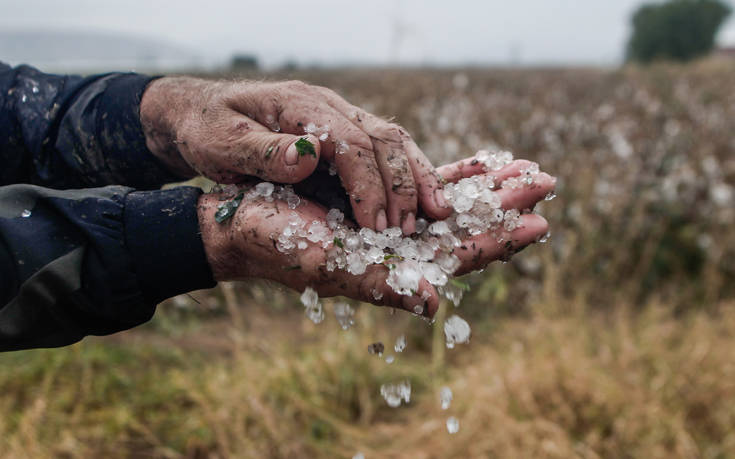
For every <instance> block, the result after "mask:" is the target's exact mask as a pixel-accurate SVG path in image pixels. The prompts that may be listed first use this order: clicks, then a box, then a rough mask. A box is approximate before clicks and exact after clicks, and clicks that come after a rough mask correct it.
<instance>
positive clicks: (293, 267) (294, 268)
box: [283, 265, 301, 271]
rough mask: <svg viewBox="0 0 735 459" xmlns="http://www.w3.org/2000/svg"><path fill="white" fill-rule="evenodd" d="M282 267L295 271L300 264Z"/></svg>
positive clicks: (299, 267)
mask: <svg viewBox="0 0 735 459" xmlns="http://www.w3.org/2000/svg"><path fill="white" fill-rule="evenodd" d="M283 269H284V270H286V271H296V270H297V269H301V265H293V266H286V267H285V268H283Z"/></svg>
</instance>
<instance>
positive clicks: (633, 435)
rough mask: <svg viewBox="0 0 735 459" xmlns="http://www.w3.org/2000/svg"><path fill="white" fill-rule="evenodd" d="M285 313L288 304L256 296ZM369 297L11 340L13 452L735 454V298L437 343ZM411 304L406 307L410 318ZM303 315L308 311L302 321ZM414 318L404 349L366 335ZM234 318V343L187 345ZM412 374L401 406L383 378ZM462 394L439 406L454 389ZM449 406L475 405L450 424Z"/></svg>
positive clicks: (510, 322) (0, 444) (534, 318)
mask: <svg viewBox="0 0 735 459" xmlns="http://www.w3.org/2000/svg"><path fill="white" fill-rule="evenodd" d="M254 315H255V316H259V319H258V324H259V325H260V326H269V327H277V326H278V323H279V322H280V321H281V319H283V316H282V315H281V314H276V315H273V314H267V313H264V312H263V313H260V314H254ZM385 318H386V317H385V315H384V312H383V311H376V310H373V311H370V310H367V309H363V310H362V311H361V314H360V316H359V319H360V324H361V326H360V327H359V328H358V329H357V330H354V331H351V332H349V333H343V332H341V331H340V330H338V329H337V326H336V323H335V322H334V320H329V322H328V323H326V324H323V325H322V326H321V327H314V326H312V325H310V324H302V325H303V329H300V328H299V326H296V328H295V329H294V330H293V332H292V333H291V334H290V338H289V337H272V338H267V337H264V336H268V334H264V335H261V333H258V332H252V333H243V332H242V331H236V330H235V329H234V328H231V326H230V325H223V324H220V325H219V326H218V327H216V328H213V329H203V330H197V329H194V330H192V331H189V332H185V333H184V334H181V335H178V336H173V337H172V336H168V337H165V334H163V333H161V332H156V333H158V334H159V335H160V336H159V338H160V339H159V340H158V341H155V344H152V342H151V340H149V339H148V338H146V336H145V335H146V334H147V333H153V332H145V333H141V339H139V340H136V341H134V342H127V343H126V342H125V341H124V340H115V341H112V340H90V341H89V342H85V343H83V344H81V345H78V346H75V347H73V348H69V349H62V350H57V351H32V352H25V353H19V354H14V355H6V356H2V364H3V366H4V367H5V368H7V370H8V371H5V372H4V374H3V377H2V378H1V379H0V388H2V391H3V394H5V395H4V396H3V397H2V399H1V400H2V409H3V412H4V413H6V415H5V416H4V417H3V419H2V422H0V451H4V454H3V457H13V458H14V457H19V458H20V457H38V458H42V457H59V456H61V457H102V456H107V457H110V456H129V457H145V456H154V457H181V456H186V457H198V456H208V457H283V458H286V457H351V456H352V454H354V453H355V452H357V451H358V450H359V451H362V452H364V453H365V454H366V456H367V457H410V458H422V457H425V458H435V457H436V458H440V457H442V458H443V457H457V458H459V457H574V456H579V457H707V458H718V457H729V456H732V455H733V454H735V433H733V430H732V426H733V425H735V405H734V404H732V403H729V402H730V401H732V400H733V398H734V397H735V359H733V358H732V352H731V350H732V346H733V343H735V304H727V305H726V304H723V305H722V306H721V307H720V308H718V310H717V312H715V313H711V312H702V311H699V312H696V311H693V312H688V313H685V314H684V315H680V316H677V317H674V316H673V315H672V313H671V311H670V310H668V309H667V308H665V307H662V306H655V305H651V306H649V307H647V308H646V309H645V310H644V311H643V312H637V313H631V312H630V311H629V310H628V309H627V308H625V307H620V308H619V309H617V310H616V311H615V312H614V313H585V314H565V315H559V314H544V313H540V312H539V313H533V314H532V315H531V316H530V317H527V318H507V319H504V320H502V322H501V323H499V324H497V325H496V326H495V327H492V328H489V329H487V330H486V332H485V333H483V334H481V335H479V336H477V335H478V332H477V330H476V337H475V339H474V340H473V342H472V343H471V344H470V345H469V346H468V347H467V348H460V349H456V350H454V351H451V352H449V351H447V353H446V354H445V353H444V350H443V349H442V346H443V343H442V342H441V340H438V342H437V343H436V344H437V346H435V347H433V346H432V344H431V342H430V341H428V339H427V333H428V332H427V329H426V326H425V325H424V324H419V323H415V322H411V323H408V322H406V320H407V318H405V317H400V318H399V320H398V321H397V322H398V323H395V324H394V325H393V327H391V330H386V329H385V328H384V327H383V325H384V322H385ZM394 322H395V321H394ZM290 325H291V326H293V325H294V324H293V323H291V324H290ZM406 328H407V329H408V330H409V333H410V334H409V346H408V348H407V350H406V353H405V354H401V355H399V356H398V360H397V362H396V363H394V364H393V365H386V364H385V363H384V362H383V361H381V360H379V359H377V358H376V357H374V356H370V355H368V354H367V352H365V348H366V344H367V343H369V342H371V340H373V339H375V338H376V337H382V338H383V339H384V341H385V342H386V343H390V342H391V341H390V340H389V339H387V338H389V337H390V338H392V337H395V336H396V333H397V330H400V329H406ZM215 331H218V332H219V333H221V334H223V335H225V336H227V335H228V334H229V338H226V341H227V342H228V343H229V347H217V346H213V348H212V349H206V348H204V347H202V348H201V349H200V350H199V351H197V352H190V351H187V352H184V351H181V348H179V347H177V342H178V341H180V340H187V341H193V342H196V341H197V340H198V339H199V338H201V337H202V336H207V335H208V334H209V333H212V332H215ZM404 377H407V378H409V379H410V380H411V381H412V384H413V391H414V394H413V398H412V403H411V404H410V406H408V407H403V408H401V409H397V410H392V409H390V408H388V407H386V406H385V404H384V403H383V402H382V400H380V397H379V395H378V387H379V385H380V384H381V383H382V382H385V381H393V380H396V379H398V378H404ZM443 384H448V385H449V386H450V387H452V389H453V390H454V394H455V400H454V402H453V404H452V406H451V408H450V410H449V411H448V412H443V411H441V410H440V409H439V403H438V389H439V387H440V386H441V385H443ZM449 414H452V415H455V416H457V417H458V418H459V419H460V422H461V429H460V432H459V433H458V434H457V435H455V436H450V435H449V434H448V433H447V432H446V428H445V426H444V421H445V419H446V418H447V416H448V415H449Z"/></svg>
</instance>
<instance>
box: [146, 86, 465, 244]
mask: <svg viewBox="0 0 735 459" xmlns="http://www.w3.org/2000/svg"><path fill="white" fill-rule="evenodd" d="M140 111H141V113H140V115H141V122H142V125H143V129H144V132H145V135H146V142H147V145H148V148H149V149H150V150H151V151H152V152H153V153H154V155H156V156H157V157H158V158H160V159H161V160H162V161H164V162H165V163H166V164H167V165H168V166H169V168H170V169H171V170H172V171H174V172H176V173H178V174H179V175H180V176H182V177H192V176H194V175H196V174H197V173H200V174H202V175H205V176H207V177H209V178H210V179H212V180H215V181H217V182H220V183H239V182H241V181H242V180H244V179H245V178H246V177H247V176H257V177H259V178H261V179H263V180H269V181H273V182H278V183H296V182H300V181H302V180H303V179H305V178H306V177H308V176H309V175H311V173H312V172H313V171H314V169H315V168H316V166H317V164H318V162H319V160H320V159H321V160H324V161H328V162H330V163H333V164H334V167H335V168H336V171H337V174H338V175H339V177H340V179H341V181H342V185H343V187H344V188H345V190H346V192H347V193H348V195H349V198H350V202H351V205H352V209H353V211H354V216H355V220H356V221H357V223H358V224H359V225H360V226H365V227H369V228H372V229H377V230H379V231H380V230H383V229H385V228H386V227H389V226H391V227H393V226H398V227H400V228H402V230H403V232H404V234H410V233H413V232H414V230H415V221H416V214H417V210H418V208H419V207H420V208H421V209H422V211H423V212H424V213H426V214H427V215H428V216H430V217H431V218H446V217H447V216H448V215H449V213H450V211H451V209H448V208H447V207H446V205H445V202H444V198H443V195H442V184H441V180H440V178H439V176H438V175H437V174H436V172H435V170H434V168H433V166H432V165H431V163H430V161H429V160H428V159H427V158H426V156H425V155H424V154H423V152H422V151H421V150H420V149H419V148H418V146H417V145H416V143H414V141H413V140H412V139H411V136H410V135H409V134H408V133H407V132H406V131H405V129H403V128H402V127H400V126H398V125H396V124H394V123H389V122H387V121H385V120H383V119H381V118H379V117H377V116H374V115H372V114H370V113H367V112H365V111H363V110H362V109H360V108H358V107H355V106H353V105H351V104H349V103H348V102H347V101H345V100H344V99H343V98H342V97H340V96H339V95H337V94H336V93H335V92H333V91H331V90H329V89H327V88H323V87H318V86H312V85H308V84H306V83H303V82H300V81H287V82H256V81H241V82H222V81H207V80H201V79H195V78H187V77H169V78H161V79H158V80H154V81H153V82H152V83H151V84H150V85H149V86H148V88H147V89H146V91H145V93H144V94H143V98H142V101H141V108H140ZM306 142H308V144H307V143H306Z"/></svg>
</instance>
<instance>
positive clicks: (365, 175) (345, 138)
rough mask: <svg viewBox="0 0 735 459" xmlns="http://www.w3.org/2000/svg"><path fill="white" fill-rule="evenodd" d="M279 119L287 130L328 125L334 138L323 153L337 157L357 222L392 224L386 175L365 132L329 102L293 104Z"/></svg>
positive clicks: (325, 144)
mask: <svg viewBox="0 0 735 459" xmlns="http://www.w3.org/2000/svg"><path fill="white" fill-rule="evenodd" d="M279 123H280V126H281V128H282V129H283V131H284V132H299V130H301V131H302V132H303V130H304V127H305V126H306V125H308V123H314V124H316V125H319V126H322V127H323V126H328V127H329V135H330V137H331V140H327V141H324V142H322V143H321V146H323V148H324V150H322V156H323V157H324V158H325V159H331V160H333V161H334V163H335V166H336V167H337V173H338V174H339V177H340V180H341V181H342V186H343V187H344V188H345V190H346V191H347V193H348V194H349V196H350V203H351V204H352V209H353V211H354V216H355V219H356V220H357V223H359V224H360V226H365V227H369V228H372V229H376V230H378V231H382V230H384V229H385V228H386V227H387V226H388V219H387V214H386V207H387V198H386V193H385V189H384V185H383V179H382V176H381V173H380V169H379V167H378V164H377V161H376V157H375V153H374V151H373V144H372V141H371V140H370V138H369V137H368V136H367V135H366V134H365V133H364V132H362V131H361V130H360V129H358V128H357V127H356V126H354V125H353V124H352V123H350V122H349V121H348V120H346V119H345V118H344V116H342V114H340V113H339V112H337V111H336V110H334V109H333V108H331V107H330V106H328V105H326V104H324V105H319V106H318V108H317V109H313V108H311V109H308V110H307V108H306V107H300V106H299V105H297V104H293V105H289V107H288V108H286V109H285V110H284V111H283V112H282V113H281V116H280V118H279ZM335 149H339V153H336V152H335Z"/></svg>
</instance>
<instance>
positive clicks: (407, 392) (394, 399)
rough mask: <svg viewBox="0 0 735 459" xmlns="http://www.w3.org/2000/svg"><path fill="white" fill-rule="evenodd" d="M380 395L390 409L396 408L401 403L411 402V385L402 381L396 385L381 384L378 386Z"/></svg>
mask: <svg viewBox="0 0 735 459" xmlns="http://www.w3.org/2000/svg"><path fill="white" fill-rule="evenodd" d="M380 395H382V396H383V398H384V399H385V402H386V403H387V404H388V406H390V407H391V408H398V407H399V406H401V402H402V401H403V402H405V403H408V402H409V401H411V383H410V382H408V381H402V382H400V383H396V384H383V385H382V386H380Z"/></svg>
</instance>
